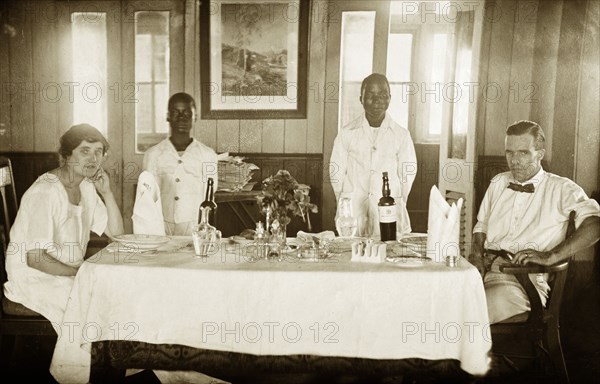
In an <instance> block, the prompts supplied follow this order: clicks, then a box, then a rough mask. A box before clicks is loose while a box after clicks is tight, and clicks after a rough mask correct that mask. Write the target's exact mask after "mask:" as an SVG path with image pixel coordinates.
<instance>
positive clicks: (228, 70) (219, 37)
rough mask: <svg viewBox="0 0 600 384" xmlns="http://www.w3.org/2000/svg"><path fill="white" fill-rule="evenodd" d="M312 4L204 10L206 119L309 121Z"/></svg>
mask: <svg viewBox="0 0 600 384" xmlns="http://www.w3.org/2000/svg"><path fill="white" fill-rule="evenodd" d="M308 19H309V1H308V0H260V1H259V2H256V1H251V0H212V1H210V2H209V1H202V3H201V5H200V39H199V40H200V77H201V87H200V95H201V108H200V113H201V117H202V118H203V119H305V118H306V100H307V82H308V73H307V62H308Z"/></svg>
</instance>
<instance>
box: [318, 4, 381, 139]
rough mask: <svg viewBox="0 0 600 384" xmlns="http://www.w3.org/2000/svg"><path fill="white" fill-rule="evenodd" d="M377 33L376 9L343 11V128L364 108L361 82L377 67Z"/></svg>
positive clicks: (341, 73) (341, 81) (340, 124)
mask: <svg viewBox="0 0 600 384" xmlns="http://www.w3.org/2000/svg"><path fill="white" fill-rule="evenodd" d="M374 36H375V12H343V13H342V41H341V52H340V58H341V60H340V87H339V95H340V98H339V114H340V115H339V119H338V121H339V124H338V127H339V128H341V127H343V126H345V125H346V124H348V123H349V122H351V121H352V120H354V119H355V118H357V117H358V116H359V115H360V114H362V112H363V107H362V105H361V103H360V100H359V96H360V85H361V83H362V81H363V79H364V78H365V77H367V76H369V75H370V74H371V72H372V70H373V39H374ZM328 94H329V92H328V90H326V95H325V97H328ZM326 101H327V100H326Z"/></svg>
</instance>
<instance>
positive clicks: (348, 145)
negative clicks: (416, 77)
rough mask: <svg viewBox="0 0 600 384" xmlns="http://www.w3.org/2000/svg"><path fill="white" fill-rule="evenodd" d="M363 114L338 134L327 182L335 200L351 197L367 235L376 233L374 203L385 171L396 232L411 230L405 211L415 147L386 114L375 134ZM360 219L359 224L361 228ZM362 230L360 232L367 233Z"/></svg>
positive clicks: (377, 228) (376, 212)
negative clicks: (394, 210)
mask: <svg viewBox="0 0 600 384" xmlns="http://www.w3.org/2000/svg"><path fill="white" fill-rule="evenodd" d="M372 131H373V128H371V126H370V125H369V122H368V121H367V119H366V117H365V114H364V113H363V114H362V115H361V116H360V117H358V118H357V119H355V120H353V121H351V122H350V123H348V124H347V125H346V126H345V127H344V128H342V130H341V131H340V132H339V133H338V135H337V137H336V139H335V142H334V144H333V152H332V154H331V161H330V167H329V168H330V181H331V185H332V187H333V191H334V192H335V196H336V199H337V200H339V198H340V197H350V198H351V199H352V209H353V215H354V216H356V217H358V218H359V220H360V218H362V219H363V220H364V221H366V225H367V226H368V228H367V231H370V234H373V235H376V236H377V235H379V215H378V210H377V203H378V201H379V198H380V197H381V196H382V191H381V190H382V173H383V172H388V177H389V183H390V189H391V194H392V197H393V198H394V199H395V201H396V204H397V210H398V218H399V220H398V222H397V227H396V230H397V232H402V233H408V232H410V231H411V228H410V220H409V218H408V212H407V210H406V201H407V200H408V194H409V193H410V189H411V187H412V184H413V181H414V180H415V177H416V173H417V157H416V154H415V147H414V144H413V141H412V138H411V137H410V133H409V132H408V130H407V129H406V128H403V127H401V126H400V125H398V124H397V123H396V122H394V121H393V120H392V118H391V117H390V116H389V114H387V113H386V115H385V118H384V120H383V122H382V123H381V127H379V128H378V129H377V131H378V132H377V135H376V137H375V135H374V134H373V132H372ZM360 225H361V224H360V222H359V227H360ZM368 234H369V233H365V232H364V230H363V233H361V234H360V235H363V236H364V235H368Z"/></svg>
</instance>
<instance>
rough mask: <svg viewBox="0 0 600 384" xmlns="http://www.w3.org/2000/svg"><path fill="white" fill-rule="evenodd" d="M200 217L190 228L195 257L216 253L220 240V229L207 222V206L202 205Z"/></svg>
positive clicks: (208, 209)
mask: <svg viewBox="0 0 600 384" xmlns="http://www.w3.org/2000/svg"><path fill="white" fill-rule="evenodd" d="M201 210H202V219H201V220H200V224H198V225H197V226H196V227H194V229H193V230H192V241H193V243H194V252H195V253H196V257H207V256H210V255H212V254H214V253H216V252H217V251H218V249H219V244H220V242H221V231H219V230H217V228H215V227H213V226H212V225H210V224H209V223H208V213H209V211H210V208H209V207H203V208H201Z"/></svg>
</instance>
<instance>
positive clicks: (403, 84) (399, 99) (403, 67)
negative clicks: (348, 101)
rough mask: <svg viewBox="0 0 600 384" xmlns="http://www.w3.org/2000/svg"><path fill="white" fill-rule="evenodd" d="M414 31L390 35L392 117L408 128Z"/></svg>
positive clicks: (389, 64) (389, 60)
mask: <svg viewBox="0 0 600 384" xmlns="http://www.w3.org/2000/svg"><path fill="white" fill-rule="evenodd" d="M412 44H413V34H412V33H391V34H390V35H389V37H388V50H387V74H386V76H387V78H388V81H389V83H390V94H391V100H390V107H389V108H388V113H389V114H390V116H391V117H392V119H393V120H394V121H395V122H397V123H398V124H400V125H401V126H403V127H405V128H407V129H408V121H409V101H410V98H409V96H410V94H411V89H412V88H411V87H412V85H411V84H410V82H411V80H412V76H411V64H412Z"/></svg>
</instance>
